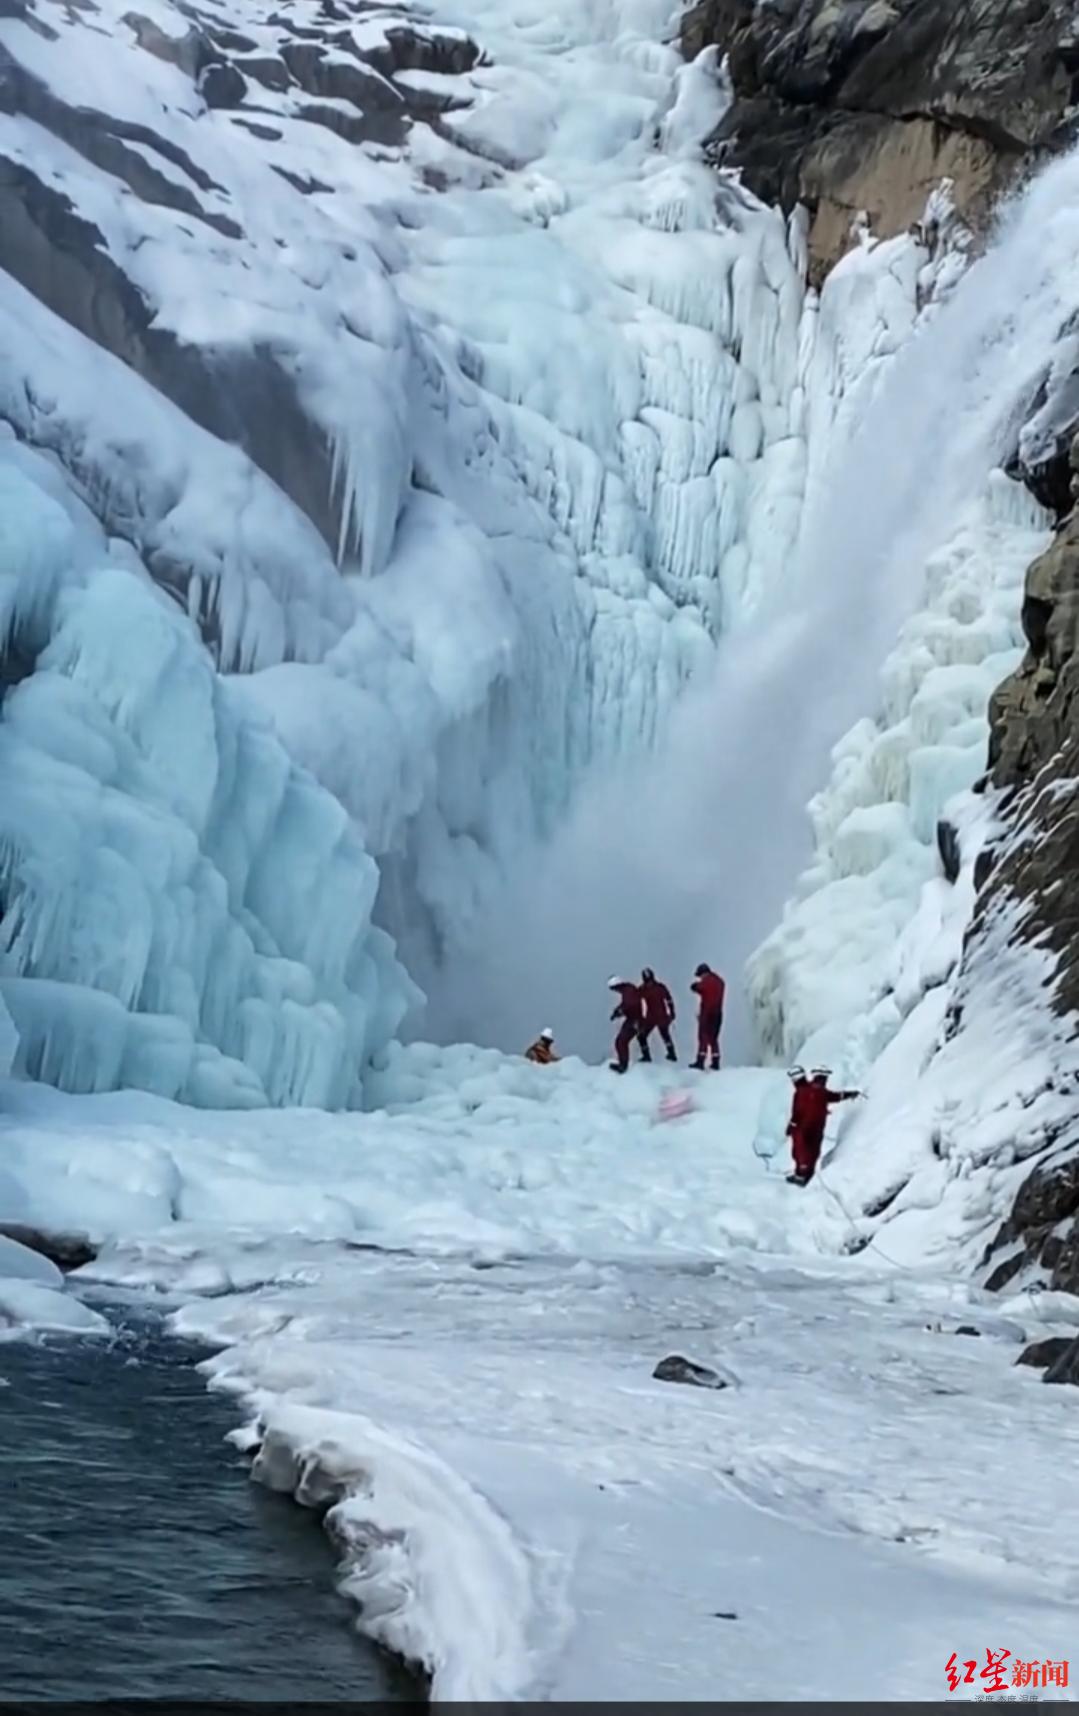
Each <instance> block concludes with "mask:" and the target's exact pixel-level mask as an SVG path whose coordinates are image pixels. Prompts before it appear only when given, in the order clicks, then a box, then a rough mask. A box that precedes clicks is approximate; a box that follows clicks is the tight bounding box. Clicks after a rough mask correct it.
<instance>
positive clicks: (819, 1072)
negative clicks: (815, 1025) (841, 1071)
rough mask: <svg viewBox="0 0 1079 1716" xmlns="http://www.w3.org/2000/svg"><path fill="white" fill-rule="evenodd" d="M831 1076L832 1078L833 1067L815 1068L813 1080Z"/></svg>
mask: <svg viewBox="0 0 1079 1716" xmlns="http://www.w3.org/2000/svg"><path fill="white" fill-rule="evenodd" d="M831 1076H832V1069H831V1067H814V1068H813V1072H812V1077H813V1078H831Z"/></svg>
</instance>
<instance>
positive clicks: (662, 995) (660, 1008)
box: [640, 977, 677, 1061]
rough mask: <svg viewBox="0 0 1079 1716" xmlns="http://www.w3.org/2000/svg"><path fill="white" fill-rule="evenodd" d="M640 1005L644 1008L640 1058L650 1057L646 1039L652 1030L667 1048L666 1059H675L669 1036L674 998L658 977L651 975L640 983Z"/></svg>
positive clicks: (647, 1058) (672, 1020)
mask: <svg viewBox="0 0 1079 1716" xmlns="http://www.w3.org/2000/svg"><path fill="white" fill-rule="evenodd" d="M641 1005H642V1007H643V1010H644V1018H643V1020H642V1022H641V1034H640V1045H641V1058H642V1059H643V1060H646V1061H650V1060H651V1059H652V1052H651V1050H650V1049H649V1047H648V1039H649V1037H650V1036H651V1035H652V1032H653V1031H658V1032H659V1034H660V1037H661V1038H662V1041H663V1045H664V1047H665V1048H666V1050H667V1059H668V1060H669V1061H673V1060H675V1059H676V1058H677V1057H676V1055H675V1052H674V1042H673V1040H672V1038H671V1026H672V1025H673V1024H674V998H673V996H672V995H671V992H670V990H669V989H668V988H667V985H666V984H665V983H661V982H660V981H659V978H658V977H653V978H652V979H651V980H650V981H648V982H645V983H642V984H641Z"/></svg>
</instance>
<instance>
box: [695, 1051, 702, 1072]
mask: <svg viewBox="0 0 1079 1716" xmlns="http://www.w3.org/2000/svg"><path fill="white" fill-rule="evenodd" d="M693 1071H694V1072H703V1071H704V1056H703V1055H698V1056H697V1059H696V1060H695V1061H694V1062H693Z"/></svg>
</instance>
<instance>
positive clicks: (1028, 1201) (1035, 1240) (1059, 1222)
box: [984, 1156, 1079, 1293]
mask: <svg viewBox="0 0 1079 1716" xmlns="http://www.w3.org/2000/svg"><path fill="white" fill-rule="evenodd" d="M1009 1248H1010V1250H1009ZM1004 1250H1009V1255H1008V1256H1007V1257H1006V1258H1004V1259H1003V1260H1002V1261H1001V1262H1000V1263H998V1264H997V1265H996V1267H995V1268H994V1269H993V1271H992V1273H991V1274H990V1275H989V1277H988V1279H987V1280H986V1283H985V1285H986V1287H987V1289H988V1290H989V1291H990V1292H991V1293H998V1292H1000V1291H1001V1290H1002V1289H1003V1288H1004V1287H1007V1286H1008V1285H1009V1283H1010V1282H1012V1281H1014V1280H1015V1278H1016V1276H1017V1275H1019V1274H1020V1273H1021V1272H1022V1271H1023V1270H1024V1269H1027V1268H1035V1267H1036V1268H1038V1269H1040V1270H1041V1271H1042V1272H1043V1274H1044V1277H1045V1280H1046V1284H1047V1286H1049V1287H1051V1288H1052V1289H1054V1290H1055V1291H1058V1292H1063V1293H1079V1157H1077V1156H1072V1157H1070V1158H1065V1159H1064V1160H1062V1161H1058V1162H1054V1163H1042V1164H1040V1165H1039V1166H1038V1167H1036V1168H1034V1169H1033V1171H1032V1172H1031V1173H1029V1174H1028V1175H1027V1177H1026V1179H1025V1180H1024V1181H1023V1184H1022V1185H1021V1186H1020V1188H1019V1191H1018V1193H1017V1194H1016V1199H1015V1203H1014V1205H1013V1207H1012V1213H1011V1215H1010V1216H1009V1217H1008V1219H1007V1221H1006V1222H1004V1223H1003V1224H1002V1225H1001V1227H1000V1230H999V1232H998V1233H997V1235H996V1237H995V1238H994V1240H993V1242H992V1244H991V1245H990V1246H989V1249H988V1251H987V1253H986V1256H985V1259H984V1261H985V1262H986V1263H988V1262H989V1261H990V1260H991V1259H992V1258H993V1257H994V1256H995V1255H996V1254H997V1253H998V1252H999V1251H1004Z"/></svg>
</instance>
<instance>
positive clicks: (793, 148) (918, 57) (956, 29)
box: [682, 0, 1079, 273]
mask: <svg viewBox="0 0 1079 1716" xmlns="http://www.w3.org/2000/svg"><path fill="white" fill-rule="evenodd" d="M711 43H717V44H718V45H719V47H720V49H721V51H722V52H723V53H725V54H727V55H728V56H729V67H730V74H731V80H732V83H733V86H734V92H735V100H734V102H733V104H732V107H731V109H730V111H729V113H728V114H727V115H726V117H725V118H724V120H723V122H722V123H721V125H720V126H719V128H718V129H717V131H716V133H715V136H714V138H713V139H712V140H711V145H712V149H713V152H714V158H715V159H716V160H718V161H721V162H723V163H725V164H730V165H737V166H739V167H740V168H741V169H742V172H743V176H744V179H745V182H746V183H747V184H748V185H749V187H750V188H751V189H752V190H754V191H755V192H756V193H757V194H758V195H759V196H760V197H762V198H763V199H764V200H765V201H767V202H778V203H780V204H782V205H783V206H784V207H786V208H788V209H789V208H791V207H793V206H794V204H795V203H797V202H804V203H806V204H807V205H808V206H809V208H810V210H811V213H812V215H813V228H812V234H811V254H812V258H813V262H814V266H815V268H816V270H817V272H818V273H820V272H823V271H824V270H825V269H826V268H827V267H828V266H829V265H830V264H831V263H832V262H833V261H834V260H835V259H836V257H837V256H838V255H840V254H841V253H842V251H843V250H844V249H846V248H847V246H848V243H849V234H850V227H851V221H852V218H853V217H854V216H857V215H859V214H861V213H862V212H864V213H866V214H867V215H868V217H869V219H870V222H871V225H872V228H873V230H874V231H875V232H877V233H878V234H880V235H882V236H891V235H892V234H894V233H897V232H901V231H903V230H905V229H906V228H907V227H909V226H910V224H911V222H912V221H915V220H917V219H919V218H920V216H921V214H922V211H923V208H924V205H925V201H926V196H927V194H928V193H929V191H930V190H932V189H933V187H934V186H935V185H937V184H939V182H940V180H941V179H943V178H949V179H951V180H952V181H953V182H954V196H955V201H956V204H957V207H958V210H959V212H960V214H961V216H962V217H963V218H964V219H965V220H966V221H967V222H968V224H971V225H974V226H977V225H978V224H979V223H980V222H981V221H982V220H983V219H984V216H985V214H986V212H987V211H988V209H989V207H990V205H991V203H992V201H993V200H994V198H995V197H996V196H997V195H998V193H999V192H1000V191H1001V190H1002V189H1003V188H1004V187H1005V186H1006V185H1008V184H1009V183H1010V182H1011V181H1012V180H1013V179H1014V176H1015V174H1016V173H1017V172H1018V171H1019V170H1020V169H1021V168H1022V167H1023V165H1024V164H1026V163H1028V162H1029V161H1030V160H1031V159H1032V158H1034V157H1036V156H1037V155H1039V154H1041V153H1042V152H1044V151H1046V150H1049V149H1052V148H1055V147H1057V146H1058V145H1059V144H1061V143H1062V142H1064V141H1065V140H1066V138H1067V137H1068V135H1069V126H1070V121H1071V117H1072V106H1073V99H1074V93H1075V92H1074V88H1073V82H1074V75H1075V71H1076V69H1077V66H1079V42H1077V34H1076V24H1075V19H1074V6H1073V4H1072V3H1071V0H770V4H768V5H767V6H763V5H754V4H753V3H752V0H699V3H698V4H697V5H695V6H694V7H692V8H691V9H690V11H689V12H688V13H687V15H686V19H685V22H684V25H683V33H682V44H683V49H684V51H685V52H686V54H687V55H689V56H690V57H692V56H693V55H695V54H696V53H698V52H699V51H700V50H701V48H703V47H705V46H707V45H709V44H711Z"/></svg>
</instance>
